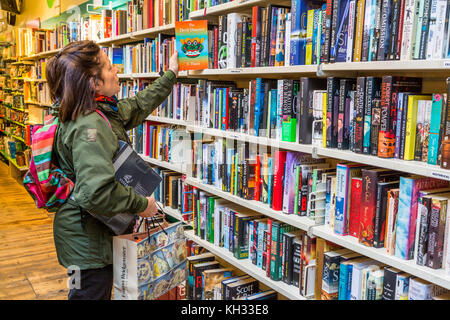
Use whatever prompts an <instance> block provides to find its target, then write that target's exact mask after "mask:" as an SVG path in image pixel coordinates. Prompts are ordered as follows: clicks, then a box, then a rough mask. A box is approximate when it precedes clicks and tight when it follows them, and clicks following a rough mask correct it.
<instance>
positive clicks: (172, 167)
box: [140, 154, 185, 173]
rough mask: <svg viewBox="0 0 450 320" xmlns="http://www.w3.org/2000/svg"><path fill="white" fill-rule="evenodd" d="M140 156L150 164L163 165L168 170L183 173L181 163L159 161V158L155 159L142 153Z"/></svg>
mask: <svg viewBox="0 0 450 320" xmlns="http://www.w3.org/2000/svg"><path fill="white" fill-rule="evenodd" d="M140 156H141V158H142V159H144V160H145V161H147V162H150V163H151V164H154V165H156V166H158V167H163V168H166V169H169V170H173V171H176V172H179V173H184V172H185V170H184V168H183V164H174V163H170V162H167V161H160V160H156V159H153V158H150V157H147V156H144V155H142V154H140Z"/></svg>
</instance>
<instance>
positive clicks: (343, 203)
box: [334, 164, 349, 235]
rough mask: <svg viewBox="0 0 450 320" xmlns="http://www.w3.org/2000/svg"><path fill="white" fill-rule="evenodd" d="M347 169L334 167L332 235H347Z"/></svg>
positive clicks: (343, 166)
mask: <svg viewBox="0 0 450 320" xmlns="http://www.w3.org/2000/svg"><path fill="white" fill-rule="evenodd" d="M348 180H349V168H348V167H347V166H345V165H339V164H338V166H337V167H336V205H335V218H334V233H336V234H339V235H347V234H348V230H346V224H347V189H348Z"/></svg>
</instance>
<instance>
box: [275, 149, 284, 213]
mask: <svg viewBox="0 0 450 320" xmlns="http://www.w3.org/2000/svg"><path fill="white" fill-rule="evenodd" d="M285 161H286V152H285V151H279V150H277V151H275V167H274V181H273V205H272V209H273V210H276V211H281V209H282V205H283V203H282V196H283V176H284V163H285Z"/></svg>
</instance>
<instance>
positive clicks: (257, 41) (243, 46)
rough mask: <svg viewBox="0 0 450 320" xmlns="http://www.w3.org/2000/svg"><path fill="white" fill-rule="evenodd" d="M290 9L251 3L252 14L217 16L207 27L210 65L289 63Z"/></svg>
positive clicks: (222, 67) (220, 67) (217, 67)
mask: <svg viewBox="0 0 450 320" xmlns="http://www.w3.org/2000/svg"><path fill="white" fill-rule="evenodd" d="M289 34H290V10H289V8H286V7H280V6H273V5H269V6H268V7H267V8H264V7H259V6H255V7H253V10H252V15H251V16H249V15H246V14H240V13H229V14H227V15H225V16H219V22H218V25H217V26H212V27H211V28H210V30H209V31H208V38H209V39H211V40H210V41H208V46H209V47H208V52H209V68H210V69H226V68H230V69H231V68H246V67H265V66H284V65H289V59H290V51H289V48H290V44H289V43H288V42H289V41H285V39H289Z"/></svg>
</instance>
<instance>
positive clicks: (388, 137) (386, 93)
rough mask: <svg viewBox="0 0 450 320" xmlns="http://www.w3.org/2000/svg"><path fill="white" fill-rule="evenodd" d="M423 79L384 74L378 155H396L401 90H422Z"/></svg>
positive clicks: (386, 156)
mask: <svg viewBox="0 0 450 320" xmlns="http://www.w3.org/2000/svg"><path fill="white" fill-rule="evenodd" d="M421 90H422V79H421V78H411V77H402V76H383V79H382V83H381V124H380V132H379V135H378V156H379V157H382V158H393V157H394V156H395V133H396V125H397V101H398V93H399V92H420V91H421Z"/></svg>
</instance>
